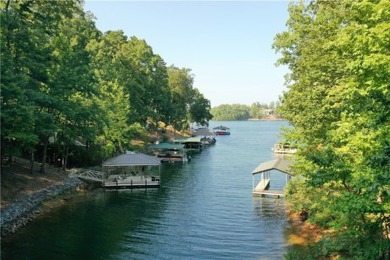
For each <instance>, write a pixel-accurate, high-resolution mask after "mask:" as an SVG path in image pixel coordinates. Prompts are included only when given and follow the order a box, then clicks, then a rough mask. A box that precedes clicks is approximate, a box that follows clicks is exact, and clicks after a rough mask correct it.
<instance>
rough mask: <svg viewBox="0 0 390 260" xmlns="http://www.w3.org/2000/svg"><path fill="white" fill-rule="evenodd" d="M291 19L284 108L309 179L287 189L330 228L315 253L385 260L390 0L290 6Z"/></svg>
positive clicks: (389, 207)
mask: <svg viewBox="0 0 390 260" xmlns="http://www.w3.org/2000/svg"><path fill="white" fill-rule="evenodd" d="M289 13H290V18H289V20H288V21H287V31H285V32H283V33H280V34H278V35H277V36H276V38H275V42H274V48H275V49H276V50H277V51H279V52H280V53H281V54H282V58H281V59H280V60H279V63H280V64H285V65H288V67H289V68H290V71H291V73H290V75H289V80H290V81H289V82H288V84H289V91H288V92H287V93H286V94H285V95H284V97H283V100H282V101H283V103H282V106H281V109H280V112H281V113H282V115H283V117H285V118H287V119H288V120H289V121H290V123H291V125H293V126H294V128H293V129H292V130H290V131H288V132H287V131H286V138H287V139H289V141H293V142H296V143H298V144H299V147H300V149H299V153H298V154H297V156H296V160H295V163H294V170H295V171H296V172H297V173H299V174H302V175H303V176H304V177H305V181H303V182H299V185H296V184H294V182H292V183H291V185H290V187H289V193H288V197H289V203H290V204H291V205H292V208H294V209H296V210H299V209H300V210H303V211H305V212H307V213H308V216H309V218H308V220H309V221H311V222H313V223H316V224H318V225H320V226H322V227H324V228H330V229H332V231H333V232H332V233H331V236H324V237H323V239H322V240H321V241H320V242H319V243H318V244H317V250H316V251H315V257H324V256H332V255H337V254H341V255H345V256H348V257H353V258H359V259H366V258H370V257H371V258H372V257H374V258H383V257H386V256H388V255H389V254H390V249H389V248H390V243H389V233H390V232H389V226H390V221H389V214H390V204H389V203H390V197H389V196H390V193H389V192H388V190H389V188H390V187H389V184H390V175H389V172H390V160H389V158H390V156H389V155H390V154H389V148H388V147H389V143H390V112H389V111H390V95H389V91H390V84H389V81H388V80H386V79H388V78H389V77H390V58H389V57H390V55H389V54H390V53H389V52H390V48H389V47H390V45H389V41H387V39H389V36H390V2H389V1H368V0H362V1H352V0H338V1H311V2H309V3H307V4H305V2H294V3H291V4H290V6H289ZM296 182H298V180H297V181H296ZM300 193H301V194H300ZM302 193H303V194H307V196H308V198H307V197H305V196H302Z"/></svg>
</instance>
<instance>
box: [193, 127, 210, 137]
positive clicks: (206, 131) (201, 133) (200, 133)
mask: <svg viewBox="0 0 390 260" xmlns="http://www.w3.org/2000/svg"><path fill="white" fill-rule="evenodd" d="M192 135H195V136H215V133H213V132H211V131H210V130H209V129H208V128H199V129H197V130H196V131H195V132H194V133H193V134H192Z"/></svg>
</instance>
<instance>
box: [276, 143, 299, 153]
mask: <svg viewBox="0 0 390 260" xmlns="http://www.w3.org/2000/svg"><path fill="white" fill-rule="evenodd" d="M272 151H273V152H274V153H275V154H294V153H296V151H297V149H296V148H293V147H291V145H290V144H289V143H277V144H274V146H273V147H272Z"/></svg>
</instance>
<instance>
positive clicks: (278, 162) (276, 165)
mask: <svg viewBox="0 0 390 260" xmlns="http://www.w3.org/2000/svg"><path fill="white" fill-rule="evenodd" d="M290 164H291V162H290V161H289V160H287V159H283V158H278V159H275V160H272V161H268V162H263V163H261V164H259V166H257V167H256V168H255V169H254V170H253V171H252V174H253V175H255V174H260V173H263V172H266V171H271V170H277V171H280V172H283V173H286V174H289V175H291V168H290Z"/></svg>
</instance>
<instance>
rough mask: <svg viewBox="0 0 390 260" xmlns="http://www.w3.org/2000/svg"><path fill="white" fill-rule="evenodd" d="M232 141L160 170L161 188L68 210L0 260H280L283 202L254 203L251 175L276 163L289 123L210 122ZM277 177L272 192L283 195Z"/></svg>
mask: <svg viewBox="0 0 390 260" xmlns="http://www.w3.org/2000/svg"><path fill="white" fill-rule="evenodd" d="M220 124H222V125H226V126H228V127H229V128H230V131H231V135H230V136H217V137H216V139H217V143H216V144H215V145H212V146H210V147H207V148H205V149H203V151H202V152H201V153H198V154H194V155H192V160H191V161H190V162H188V163H174V164H172V163H168V164H164V165H163V166H162V167H161V187H160V188H159V189H147V190H145V189H140V190H120V191H104V190H101V191H99V192H95V193H91V194H86V195H84V196H81V197H78V198H77V199H73V200H69V201H68V202H67V203H66V204H65V205H64V206H61V207H59V208H58V209H57V210H55V211H53V212H51V213H49V214H48V215H45V216H43V217H41V218H39V219H37V220H36V221H34V222H32V223H30V224H29V225H27V226H26V227H24V228H22V229H21V230H20V231H19V232H18V233H16V234H14V235H12V236H10V237H9V238H7V239H5V240H3V241H2V248H1V254H2V259H282V258H283V255H284V254H286V253H287V250H288V249H287V248H288V245H287V242H286V240H285V235H284V234H285V230H286V229H287V228H288V225H289V224H288V221H287V218H286V210H285V205H284V201H283V199H274V198H260V197H253V196H252V176H251V172H252V170H253V169H254V168H255V167H256V166H257V165H258V164H259V163H260V162H263V161H268V160H271V159H273V158H274V155H273V153H272V151H271V148H272V146H273V144H274V143H276V142H278V140H279V138H278V134H279V133H280V128H281V127H282V126H287V125H288V124H287V122H285V121H233V122H211V123H210V127H209V128H210V129H211V128H213V127H215V126H217V125H220ZM284 184H285V177H284V176H283V175H282V174H280V176H278V175H277V174H276V175H275V177H273V179H271V186H272V188H274V189H279V188H281V187H283V185H284Z"/></svg>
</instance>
